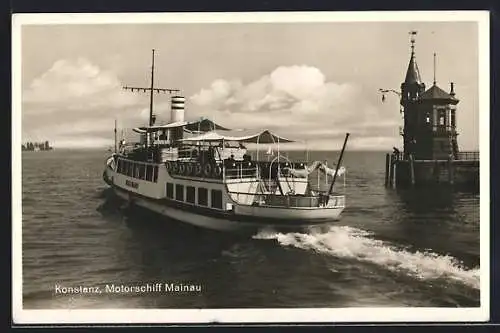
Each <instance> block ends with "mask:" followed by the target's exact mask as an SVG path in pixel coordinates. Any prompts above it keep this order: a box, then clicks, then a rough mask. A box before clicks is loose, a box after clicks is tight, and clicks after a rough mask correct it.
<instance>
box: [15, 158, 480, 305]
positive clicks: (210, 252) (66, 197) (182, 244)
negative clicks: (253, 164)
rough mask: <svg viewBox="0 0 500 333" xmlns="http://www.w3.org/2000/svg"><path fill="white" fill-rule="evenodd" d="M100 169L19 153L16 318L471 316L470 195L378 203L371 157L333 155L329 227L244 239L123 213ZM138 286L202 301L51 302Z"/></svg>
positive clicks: (87, 161)
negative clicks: (284, 310)
mask: <svg viewBox="0 0 500 333" xmlns="http://www.w3.org/2000/svg"><path fill="white" fill-rule="evenodd" d="M294 154H295V155H297V154H298V153H290V157H293V155H294ZM106 155H107V153H106V152H105V151H98V150H81V151H77V150H54V151H48V152H24V153H23V156H22V163H23V164H22V208H23V214H22V219H23V220H22V229H23V231H22V237H23V240H22V247H23V302H24V308H27V309H30V308H31V309H35V308H37V309H39V308H47V309H48V308H59V309H63V308H222V307H224V308H227V307H230V308H234V307H237V308H248V307H266V308H269V307H273V308H274V307H276V308H279V307H356V306H369V307H373V306H418V307H434V306H438V307H465V306H467V307H469V306H479V194H478V193H465V192H453V191H451V190H447V189H441V190H436V189H433V190H412V191H409V190H406V191H403V190H393V189H386V188H385V187H384V163H385V154H384V153H383V152H347V153H346V155H345V159H344V165H345V166H346V168H347V170H348V172H347V176H346V188H345V191H346V195H347V208H346V210H345V211H344V213H343V215H342V218H341V220H340V221H338V222H336V223H334V224H332V225H331V226H329V227H326V228H322V229H321V230H311V231H307V232H306V231H304V232H290V233H280V232H276V231H272V230H265V231H260V232H257V233H256V234H254V235H248V236H235V235H232V234H226V233H219V232H214V231H208V230H202V229H198V228H196V227H192V226H190V225H185V224H181V223H179V222H176V221H171V220H168V219H166V218H164V217H158V216H156V215H154V214H151V213H148V212H145V211H143V210H140V209H132V210H131V209H127V208H125V207H124V204H123V203H122V202H120V201H119V200H117V199H116V198H115V197H114V196H113V195H112V193H111V192H110V191H109V190H108V186H107V185H106V184H105V183H104V182H103V180H102V171H103V166H104V161H105V158H106ZM336 155H337V153H336V152H311V153H310V154H309V160H311V161H312V160H329V161H331V162H333V161H334V160H335V158H336ZM298 156H299V157H304V154H303V153H300V154H299V155H298ZM320 182H321V180H320ZM339 185H340V183H339ZM146 283H151V284H153V283H183V284H193V285H200V286H201V287H202V291H201V292H199V291H198V292H185V293H168V294H167V293H157V292H146V293H128V294H123V293H103V294H99V295H89V294H78V295H67V294H59V293H56V291H55V288H56V286H65V287H68V286H70V287H71V286H88V287H90V286H100V287H101V288H104V287H105V286H106V285H110V284H115V285H119V284H124V285H137V284H146Z"/></svg>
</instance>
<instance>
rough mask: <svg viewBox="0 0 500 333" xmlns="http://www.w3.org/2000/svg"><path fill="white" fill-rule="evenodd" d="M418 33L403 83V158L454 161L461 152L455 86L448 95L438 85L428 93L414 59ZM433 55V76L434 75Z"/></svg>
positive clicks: (413, 41)
mask: <svg viewBox="0 0 500 333" xmlns="http://www.w3.org/2000/svg"><path fill="white" fill-rule="evenodd" d="M414 36H415V33H412V35H411V37H412V38H411V55H410V62H409V64H408V69H407V71H406V77H405V81H404V82H403V83H402V84H401V101H400V103H401V106H402V107H403V110H404V130H403V133H402V135H403V147H404V156H405V158H408V157H409V155H410V154H412V156H413V158H415V159H417V160H444V159H449V158H450V157H451V158H452V159H455V158H456V157H457V153H458V144H457V132H456V114H455V113H456V105H457V104H458V99H456V98H455V92H454V87H453V83H451V87H450V92H449V93H447V92H445V91H444V90H442V89H441V88H439V87H438V86H437V85H436V78H435V75H434V82H433V85H432V86H431V87H430V88H429V89H427V90H425V84H424V83H423V82H422V79H421V76H420V72H419V69H418V65H417V60H416V57H415V38H414ZM435 59H436V58H435V55H434V73H435Z"/></svg>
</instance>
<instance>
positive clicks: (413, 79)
mask: <svg viewBox="0 0 500 333" xmlns="http://www.w3.org/2000/svg"><path fill="white" fill-rule="evenodd" d="M405 83H406V84H412V83H418V84H421V83H422V79H421V78H420V71H419V70H418V65H417V60H416V59H415V51H414V46H413V45H412V46H411V56H410V62H409V63H408V70H407V71H406V78H405Z"/></svg>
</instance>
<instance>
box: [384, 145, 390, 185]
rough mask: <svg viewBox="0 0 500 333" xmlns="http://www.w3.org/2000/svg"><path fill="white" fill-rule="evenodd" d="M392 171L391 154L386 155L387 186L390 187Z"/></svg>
mask: <svg viewBox="0 0 500 333" xmlns="http://www.w3.org/2000/svg"><path fill="white" fill-rule="evenodd" d="M390 170H391V156H390V154H389V153H387V154H386V155H385V186H386V187H387V186H389V174H390Z"/></svg>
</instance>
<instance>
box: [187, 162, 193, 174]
mask: <svg viewBox="0 0 500 333" xmlns="http://www.w3.org/2000/svg"><path fill="white" fill-rule="evenodd" d="M192 173H193V165H192V164H191V163H188V165H187V166H186V174H187V175H188V176H190V175H191V174H192Z"/></svg>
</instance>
